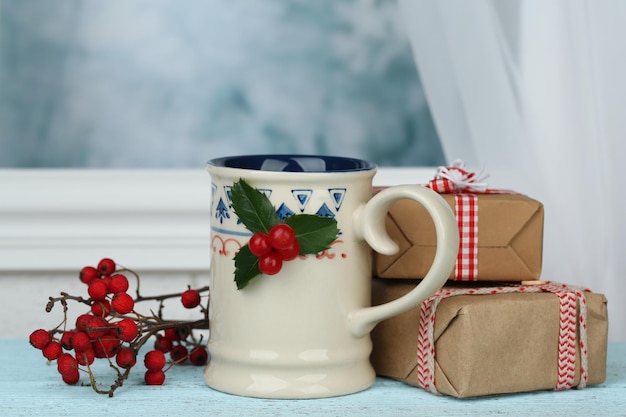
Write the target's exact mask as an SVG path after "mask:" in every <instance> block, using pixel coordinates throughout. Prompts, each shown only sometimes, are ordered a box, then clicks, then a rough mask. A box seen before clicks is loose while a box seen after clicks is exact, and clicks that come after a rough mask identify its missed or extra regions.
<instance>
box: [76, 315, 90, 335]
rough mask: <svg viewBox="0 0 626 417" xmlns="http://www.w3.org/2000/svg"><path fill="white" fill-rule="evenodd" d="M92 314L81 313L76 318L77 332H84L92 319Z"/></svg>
mask: <svg viewBox="0 0 626 417" xmlns="http://www.w3.org/2000/svg"><path fill="white" fill-rule="evenodd" d="M93 317H94V316H92V315H91V314H81V315H80V316H78V317H77V318H76V330H77V331H79V332H84V331H85V327H87V324H88V323H89V322H90V321H91V319H93Z"/></svg>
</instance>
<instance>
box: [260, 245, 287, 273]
mask: <svg viewBox="0 0 626 417" xmlns="http://www.w3.org/2000/svg"><path fill="white" fill-rule="evenodd" d="M282 267H283V260H282V259H281V258H280V256H279V255H278V254H277V253H276V252H275V251H272V252H270V253H269V254H267V255H265V256H262V257H261V258H259V270H260V271H261V272H262V273H264V274H267V275H275V274H278V272H279V271H280V270H281V268H282Z"/></svg>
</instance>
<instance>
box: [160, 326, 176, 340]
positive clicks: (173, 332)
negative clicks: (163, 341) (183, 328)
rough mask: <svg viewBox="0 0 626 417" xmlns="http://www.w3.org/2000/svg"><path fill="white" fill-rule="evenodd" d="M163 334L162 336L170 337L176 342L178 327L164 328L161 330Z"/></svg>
mask: <svg viewBox="0 0 626 417" xmlns="http://www.w3.org/2000/svg"><path fill="white" fill-rule="evenodd" d="M163 335H164V337H166V338H167V339H170V340H171V341H173V342H177V341H179V340H180V333H178V329H176V328H171V329H165V330H164V331H163Z"/></svg>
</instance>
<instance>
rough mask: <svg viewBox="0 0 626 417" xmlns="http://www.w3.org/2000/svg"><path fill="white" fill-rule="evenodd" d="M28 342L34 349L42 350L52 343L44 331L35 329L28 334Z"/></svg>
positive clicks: (47, 332)
mask: <svg viewBox="0 0 626 417" xmlns="http://www.w3.org/2000/svg"><path fill="white" fill-rule="evenodd" d="M29 341H30V344H31V345H33V347H34V348H36V349H43V348H45V347H46V346H48V343H50V342H51V341H52V336H51V335H50V332H49V331H47V330H45V329H37V330H35V331H34V332H32V333H31V334H30V337H29Z"/></svg>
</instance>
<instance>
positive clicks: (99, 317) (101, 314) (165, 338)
mask: <svg viewBox="0 0 626 417" xmlns="http://www.w3.org/2000/svg"><path fill="white" fill-rule="evenodd" d="M124 272H129V273H131V274H132V275H134V276H135V278H136V279H137V295H136V297H135V298H133V297H132V296H131V295H129V294H128V292H127V291H128V289H129V281H128V278H127V277H126V275H124ZM79 278H80V280H81V281H82V282H83V283H85V284H86V285H87V293H88V294H89V298H83V297H76V296H71V295H69V294H67V293H63V292H62V293H61V297H57V298H54V297H50V301H49V302H48V305H47V308H46V311H48V312H49V311H51V310H52V307H53V306H54V305H55V304H56V303H57V302H58V303H60V304H62V306H63V309H64V319H63V321H62V322H61V323H60V324H59V325H58V326H57V327H56V328H55V329H52V330H45V329H38V330H35V331H34V332H32V333H31V335H30V344H31V345H32V346H33V347H35V348H37V349H40V350H41V351H42V353H43V356H44V357H45V358H46V359H48V360H49V361H54V360H56V361H57V369H58V371H59V373H60V374H61V377H62V379H63V381H64V382H66V383H67V384H76V383H77V382H78V381H79V380H80V371H84V372H87V373H88V374H89V379H90V382H91V385H92V387H93V389H94V390H95V391H96V392H98V393H102V394H109V395H110V396H112V395H113V391H114V390H115V389H116V388H118V387H120V386H122V383H123V381H124V380H125V379H126V378H127V377H128V374H129V372H130V370H131V368H133V367H134V366H135V364H136V362H137V356H138V354H139V350H140V349H141V347H142V346H143V345H144V344H145V343H146V342H147V341H148V340H149V339H150V338H155V342H154V350H151V351H149V352H148V353H147V354H146V356H145V359H144V364H145V365H146V369H147V371H146V374H145V382H146V383H147V384H149V385H161V384H163V382H164V381H165V371H166V370H167V369H165V365H166V363H167V361H166V359H165V353H168V352H169V355H170V362H169V363H170V367H171V366H172V365H174V364H179V363H182V362H185V361H186V360H187V359H189V362H190V363H192V364H194V365H204V364H205V363H206V362H207V360H208V352H207V350H206V348H205V347H204V346H203V345H201V341H202V338H200V340H196V338H195V336H194V334H193V332H192V330H193V329H196V328H208V313H207V309H206V308H205V307H204V306H201V294H200V293H201V291H205V290H208V288H206V287H205V288H203V289H200V290H195V289H191V288H189V287H188V289H187V290H186V291H184V292H182V293H178V294H168V295H162V296H156V297H142V296H141V295H140V294H139V276H138V275H137V274H135V273H134V272H133V271H130V270H128V269H119V268H117V266H116V264H115V262H114V261H113V260H111V259H108V258H105V259H102V260H101V261H100V262H99V263H98V266H97V267H92V266H86V267H84V268H83V269H82V270H81V271H80V274H79ZM176 297H178V298H179V299H180V301H181V302H182V304H183V305H184V306H185V307H186V308H196V307H198V306H200V309H201V312H202V313H203V316H204V317H203V319H201V320H197V321H193V322H181V321H167V320H164V319H163V317H162V316H161V313H160V311H161V310H162V307H163V301H164V300H165V299H168V298H176ZM70 300H73V301H77V302H80V303H83V304H86V305H87V306H88V307H89V312H88V313H84V314H81V315H79V316H78V317H77V318H76V321H75V323H74V326H73V327H72V328H71V329H68V327H70V326H68V319H67V310H68V307H67V304H68V301H70ZM146 300H158V301H159V302H160V303H161V306H160V309H159V315H155V314H154V313H153V314H152V315H151V316H144V315H142V314H140V313H138V312H137V311H135V304H136V302H138V301H146ZM189 349H191V352H189ZM155 357H156V358H161V357H162V358H163V359H162V363H161V361H160V359H159V360H157V359H155ZM97 358H105V359H106V360H108V361H109V364H110V366H111V367H114V368H116V369H117V370H118V372H117V375H118V378H117V380H116V383H115V384H113V385H112V386H111V388H110V389H109V390H106V391H103V390H101V389H99V388H98V387H97V386H96V384H95V377H94V375H93V373H92V371H91V367H90V365H91V364H92V363H93V362H94V361H95V359H97ZM168 369H169V368H168Z"/></svg>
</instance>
